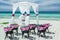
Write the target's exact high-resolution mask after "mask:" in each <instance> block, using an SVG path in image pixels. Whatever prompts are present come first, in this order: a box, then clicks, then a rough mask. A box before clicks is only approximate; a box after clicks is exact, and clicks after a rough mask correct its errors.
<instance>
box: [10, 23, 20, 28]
mask: <svg viewBox="0 0 60 40" xmlns="http://www.w3.org/2000/svg"><path fill="white" fill-rule="evenodd" d="M18 26H19V25H18V24H10V27H14V28H17V27H18Z"/></svg>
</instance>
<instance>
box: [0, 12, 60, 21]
mask: <svg viewBox="0 0 60 40" xmlns="http://www.w3.org/2000/svg"><path fill="white" fill-rule="evenodd" d="M11 15H12V13H11V12H5V13H4V12H0V18H6V19H10V18H11ZM20 15H21V13H19V12H16V13H15V19H18V18H19V16H20ZM30 19H31V20H35V19H36V16H35V13H33V12H31V13H30ZM39 19H40V20H41V19H43V20H45V19H49V20H59V19H60V12H39Z"/></svg>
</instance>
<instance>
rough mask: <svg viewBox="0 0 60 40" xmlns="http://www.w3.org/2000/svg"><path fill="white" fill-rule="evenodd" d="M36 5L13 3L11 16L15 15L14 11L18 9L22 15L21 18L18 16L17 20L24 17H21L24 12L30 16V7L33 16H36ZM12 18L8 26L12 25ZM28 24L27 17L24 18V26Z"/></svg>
mask: <svg viewBox="0 0 60 40" xmlns="http://www.w3.org/2000/svg"><path fill="white" fill-rule="evenodd" d="M38 6H39V5H38V4H35V3H30V2H19V3H15V4H13V14H14V13H15V11H16V9H17V8H18V7H19V10H20V12H21V13H22V15H21V16H19V19H20V20H21V19H23V18H24V17H25V16H24V15H23V14H24V12H26V13H27V14H30V7H32V8H33V10H34V12H35V14H38V12H37V9H38ZM37 21H38V16H37ZM14 22H15V21H14V17H13V16H12V19H11V22H10V24H12V23H14ZM29 23H30V21H29V16H26V18H25V24H26V25H28V24H29Z"/></svg>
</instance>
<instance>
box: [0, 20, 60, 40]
mask: <svg viewBox="0 0 60 40" xmlns="http://www.w3.org/2000/svg"><path fill="white" fill-rule="evenodd" d="M9 20H10V19H0V23H2V22H8V21H9ZM16 23H18V24H19V23H20V22H18V20H17V19H16ZM30 23H33V24H34V23H36V20H30ZM45 23H50V24H51V25H52V26H50V27H49V31H50V32H54V33H55V34H49V33H46V35H47V36H52V39H50V38H47V39H46V38H43V37H38V36H37V35H32V34H30V36H32V37H33V40H60V21H56V20H39V24H45ZM2 26H3V27H6V26H7V25H2ZM2 26H1V24H0V27H2ZM0 29H1V28H0ZM19 30H20V29H19ZM1 31H2V30H1ZM2 35H3V33H2ZM15 36H16V35H15ZM16 37H17V38H19V40H29V39H26V38H23V39H22V38H21V35H19V36H16ZM0 38H1V34H0ZM0 40H2V39H0ZM14 40H17V39H14ZM30 40H31V39H30Z"/></svg>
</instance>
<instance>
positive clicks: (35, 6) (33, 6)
mask: <svg viewBox="0 0 60 40" xmlns="http://www.w3.org/2000/svg"><path fill="white" fill-rule="evenodd" d="M38 6H39V5H38V4H34V3H33V4H32V8H33V10H34V12H35V14H36V21H37V22H36V24H39V18H38V17H39V16H38V14H39V13H38Z"/></svg>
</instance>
